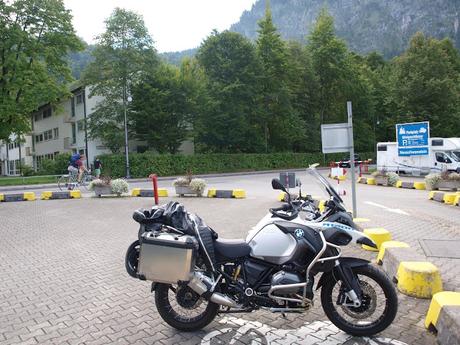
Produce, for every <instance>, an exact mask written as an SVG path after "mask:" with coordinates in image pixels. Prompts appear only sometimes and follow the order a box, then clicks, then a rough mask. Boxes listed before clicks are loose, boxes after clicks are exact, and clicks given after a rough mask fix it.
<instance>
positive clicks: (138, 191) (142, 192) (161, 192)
mask: <svg viewBox="0 0 460 345" xmlns="http://www.w3.org/2000/svg"><path fill="white" fill-rule="evenodd" d="M131 196H143V197H147V198H153V196H154V194H153V189H142V188H133V189H132V190H131ZM158 196H159V197H167V196H168V190H167V189H166V188H158Z"/></svg>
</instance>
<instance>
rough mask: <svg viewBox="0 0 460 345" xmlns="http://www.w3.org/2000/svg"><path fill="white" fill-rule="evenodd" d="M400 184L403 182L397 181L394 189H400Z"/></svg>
mask: <svg viewBox="0 0 460 345" xmlns="http://www.w3.org/2000/svg"><path fill="white" fill-rule="evenodd" d="M402 182H403V181H401V180H398V181H397V182H396V188H401V187H402Z"/></svg>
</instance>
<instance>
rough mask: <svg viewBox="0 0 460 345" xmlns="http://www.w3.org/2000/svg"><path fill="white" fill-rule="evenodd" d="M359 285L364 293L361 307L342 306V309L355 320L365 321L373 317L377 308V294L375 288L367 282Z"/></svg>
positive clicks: (360, 282) (361, 282)
mask: <svg viewBox="0 0 460 345" xmlns="http://www.w3.org/2000/svg"><path fill="white" fill-rule="evenodd" d="M359 285H360V286H361V290H362V291H363V297H362V300H361V306H359V307H349V306H344V305H342V306H341V308H342V310H343V312H344V313H345V314H347V315H348V316H351V317H352V318H354V319H358V320H363V319H366V318H367V317H369V316H371V315H372V314H373V313H374V311H375V309H376V308H377V293H376V292H375V290H374V288H373V287H372V286H371V285H370V284H369V283H367V282H365V281H362V280H360V281H359Z"/></svg>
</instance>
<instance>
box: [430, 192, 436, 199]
mask: <svg viewBox="0 0 460 345" xmlns="http://www.w3.org/2000/svg"><path fill="white" fill-rule="evenodd" d="M435 194H436V191H435V190H432V191H431V192H430V193H429V194H428V199H429V200H433V198H434V195H435Z"/></svg>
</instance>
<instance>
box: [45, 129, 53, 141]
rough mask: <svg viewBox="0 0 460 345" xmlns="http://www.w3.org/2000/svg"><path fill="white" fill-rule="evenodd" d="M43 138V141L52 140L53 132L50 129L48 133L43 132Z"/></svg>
mask: <svg viewBox="0 0 460 345" xmlns="http://www.w3.org/2000/svg"><path fill="white" fill-rule="evenodd" d="M43 138H44V139H45V140H51V139H53V130H52V129H50V130H48V131H44V132H43Z"/></svg>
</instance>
